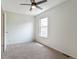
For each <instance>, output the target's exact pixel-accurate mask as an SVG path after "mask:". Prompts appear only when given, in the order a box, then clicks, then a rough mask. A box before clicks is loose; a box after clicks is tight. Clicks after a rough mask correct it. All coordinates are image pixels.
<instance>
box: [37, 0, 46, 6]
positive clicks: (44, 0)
mask: <svg viewBox="0 0 79 59" xmlns="http://www.w3.org/2000/svg"><path fill="white" fill-rule="evenodd" d="M45 2H47V0H43V1H40V2H37V3H36V4H37V5H39V4H42V3H45Z"/></svg>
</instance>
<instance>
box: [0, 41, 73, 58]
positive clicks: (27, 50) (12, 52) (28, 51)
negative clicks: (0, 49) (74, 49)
mask: <svg viewBox="0 0 79 59" xmlns="http://www.w3.org/2000/svg"><path fill="white" fill-rule="evenodd" d="M1 59H73V58H71V57H66V56H64V55H63V54H62V53H60V52H58V51H56V50H53V49H52V50H51V49H49V48H47V47H46V46H43V45H41V44H39V43H35V42H32V43H23V44H14V45H8V46H7V49H6V51H5V52H4V53H2V57H1Z"/></svg>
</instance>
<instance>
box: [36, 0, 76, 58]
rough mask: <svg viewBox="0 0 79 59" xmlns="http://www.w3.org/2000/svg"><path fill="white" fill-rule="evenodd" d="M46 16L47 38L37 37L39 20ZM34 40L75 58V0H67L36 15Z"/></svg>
mask: <svg viewBox="0 0 79 59" xmlns="http://www.w3.org/2000/svg"><path fill="white" fill-rule="evenodd" d="M44 17H48V22H49V24H48V26H49V27H48V38H42V37H39V20H40V19H41V18H44ZM35 31H36V40H37V41H39V42H41V43H42V44H45V45H47V46H49V47H51V48H54V49H56V50H58V51H61V52H63V53H65V54H68V55H70V56H72V57H74V58H76V49H77V47H76V43H77V42H76V39H77V38H76V0H68V1H66V2H64V3H62V4H60V5H58V6H56V7H54V8H52V9H50V10H48V11H46V12H44V13H41V14H40V15H37V16H36V30H35Z"/></svg>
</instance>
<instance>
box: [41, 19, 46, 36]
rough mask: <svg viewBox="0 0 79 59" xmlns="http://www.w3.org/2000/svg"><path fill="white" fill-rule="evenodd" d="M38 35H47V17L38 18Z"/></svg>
mask: <svg viewBox="0 0 79 59" xmlns="http://www.w3.org/2000/svg"><path fill="white" fill-rule="evenodd" d="M40 36H41V37H46V38H47V36H48V18H44V19H41V20H40Z"/></svg>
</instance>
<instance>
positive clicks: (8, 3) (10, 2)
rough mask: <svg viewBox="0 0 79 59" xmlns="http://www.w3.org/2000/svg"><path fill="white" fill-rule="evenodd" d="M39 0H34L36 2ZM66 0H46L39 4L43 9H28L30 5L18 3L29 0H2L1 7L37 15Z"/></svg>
mask: <svg viewBox="0 0 79 59" xmlns="http://www.w3.org/2000/svg"><path fill="white" fill-rule="evenodd" d="M38 1H40V0H36V2H38ZM64 1H66V0H47V2H46V3H43V4H41V5H39V6H40V7H41V8H43V10H39V9H37V8H36V9H33V10H32V11H29V9H30V6H26V5H25V6H22V5H20V4H21V3H28V4H29V3H30V0H2V1H1V2H2V8H3V10H5V11H10V12H16V13H21V14H26V15H33V16H35V15H38V14H40V13H42V12H44V11H46V10H48V9H50V8H52V7H54V6H56V5H58V4H60V3H62V2H64Z"/></svg>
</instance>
